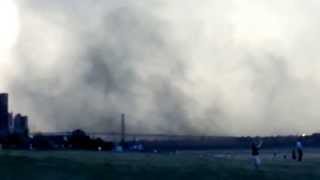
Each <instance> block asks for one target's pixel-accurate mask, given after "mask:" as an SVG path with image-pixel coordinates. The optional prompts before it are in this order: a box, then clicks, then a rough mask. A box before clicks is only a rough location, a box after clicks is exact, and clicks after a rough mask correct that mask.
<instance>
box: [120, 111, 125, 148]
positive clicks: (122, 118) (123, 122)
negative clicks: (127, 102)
mask: <svg viewBox="0 0 320 180" xmlns="http://www.w3.org/2000/svg"><path fill="white" fill-rule="evenodd" d="M125 121H126V117H125V114H121V143H125V141H126V122H125Z"/></svg>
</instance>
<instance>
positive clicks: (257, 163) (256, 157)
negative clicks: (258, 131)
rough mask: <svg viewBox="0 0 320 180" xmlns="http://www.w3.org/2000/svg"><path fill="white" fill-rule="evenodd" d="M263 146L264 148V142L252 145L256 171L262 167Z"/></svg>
mask: <svg viewBox="0 0 320 180" xmlns="http://www.w3.org/2000/svg"><path fill="white" fill-rule="evenodd" d="M261 146H262V141H260V142H259V143H256V142H252V143H251V155H252V157H253V160H254V167H255V168H256V169H259V166H260V165H261V160H260V157H259V150H260V149H261Z"/></svg>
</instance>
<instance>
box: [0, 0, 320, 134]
mask: <svg viewBox="0 0 320 180" xmlns="http://www.w3.org/2000/svg"><path fill="white" fill-rule="evenodd" d="M0 4H1V3H0ZM15 4H16V5H17V8H18V25H19V26H18V27H19V36H18V38H17V41H16V42H15V45H14V47H13V48H12V50H11V54H12V55H11V56H10V58H8V59H9V60H10V63H9V64H10V65H11V66H10V67H14V68H10V69H12V70H10V71H8V70H4V71H2V70H1V71H0V75H1V72H2V74H3V77H6V78H5V79H4V78H1V80H2V81H1V82H0V87H1V88H2V89H3V91H7V92H9V93H10V95H11V110H13V111H15V112H23V113H24V114H28V115H29V116H30V123H31V126H32V129H33V130H34V131H40V130H49V131H62V130H69V129H73V128H78V127H81V128H84V129H86V130H89V131H117V130H118V129H119V126H120V124H119V119H120V113H126V114H127V118H128V120H127V122H128V127H127V128H128V130H129V131H132V132H145V133H176V134H178V133H179V134H208V135H278V134H299V133H312V132H315V131H318V130H319V129H320V128H319V127H320V110H319V107H320V72H319V68H320V61H319V60H320V53H319V48H320V46H319V42H320V36H319V31H320V21H319V19H320V13H319V8H320V2H319V1H316V0H308V1H302V0H255V1H252V0H224V1H221V0H219V1H218V0H202V1H196V0H184V1H181V0H139V1H133V0H94V1H92V0H91V1H89V0H67V1H66V0H55V1H52V0H23V1H18V0H16V2H15ZM0 20H1V19H0ZM0 63H2V64H3V63H5V62H4V61H3V62H2V61H0ZM7 64H8V62H6V63H5V65H7ZM0 66H1V64H0Z"/></svg>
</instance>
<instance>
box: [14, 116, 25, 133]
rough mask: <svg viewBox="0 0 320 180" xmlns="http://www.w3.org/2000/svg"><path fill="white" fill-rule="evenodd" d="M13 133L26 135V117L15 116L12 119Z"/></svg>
mask: <svg viewBox="0 0 320 180" xmlns="http://www.w3.org/2000/svg"><path fill="white" fill-rule="evenodd" d="M13 133H16V134H24V135H28V133H29V127H28V116H22V115H21V114H17V115H16V116H15V117H14V118H13Z"/></svg>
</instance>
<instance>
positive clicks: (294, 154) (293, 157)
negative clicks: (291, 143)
mask: <svg viewBox="0 0 320 180" xmlns="http://www.w3.org/2000/svg"><path fill="white" fill-rule="evenodd" d="M291 157H292V159H293V160H296V159H297V155H296V150H295V149H292V151H291Z"/></svg>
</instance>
